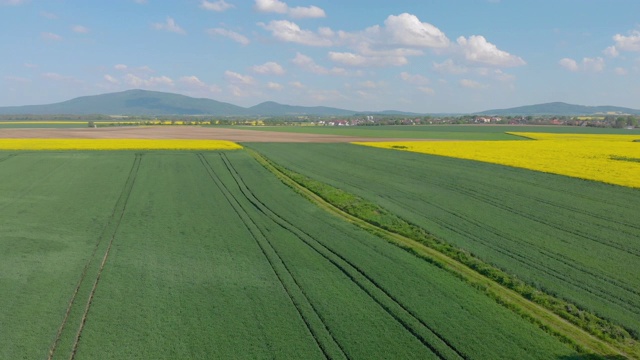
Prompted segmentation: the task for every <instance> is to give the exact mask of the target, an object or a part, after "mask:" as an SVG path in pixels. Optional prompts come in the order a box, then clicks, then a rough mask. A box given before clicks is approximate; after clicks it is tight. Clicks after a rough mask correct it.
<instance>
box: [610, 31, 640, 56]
mask: <svg viewBox="0 0 640 360" xmlns="http://www.w3.org/2000/svg"><path fill="white" fill-rule="evenodd" d="M613 41H615V42H616V45H615V46H616V48H617V49H619V50H622V51H640V31H638V30H633V31H631V32H629V36H624V35H620V34H616V35H614V36H613Z"/></svg>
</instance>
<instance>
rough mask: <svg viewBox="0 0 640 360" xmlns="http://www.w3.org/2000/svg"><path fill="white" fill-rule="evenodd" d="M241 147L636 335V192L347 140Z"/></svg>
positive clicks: (639, 306) (639, 234)
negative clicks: (349, 195) (365, 202)
mask: <svg viewBox="0 0 640 360" xmlns="http://www.w3.org/2000/svg"><path fill="white" fill-rule="evenodd" d="M245 145H246V146H248V147H250V148H252V149H255V150H257V151H259V152H260V153H262V154H264V155H266V156H267V157H268V158H270V159H271V160H273V161H274V162H276V163H278V164H280V165H282V166H284V167H286V168H289V169H291V170H293V171H296V172H299V173H302V174H304V175H306V176H309V177H311V178H313V179H316V180H319V181H321V182H325V183H328V184H330V185H332V186H334V187H337V188H340V189H344V190H346V191H348V192H351V193H354V194H356V195H358V196H361V197H363V198H365V199H367V200H369V201H372V202H374V203H377V204H379V205H380V206H382V207H383V208H386V209H388V210H390V211H391V212H393V213H395V214H397V215H399V216H400V217H402V218H404V219H406V220H408V221H410V222H411V223H414V224H417V225H418V226H420V227H422V228H424V229H427V230H428V231H429V232H431V233H433V234H434V235H435V236H436V237H438V238H439V239H441V240H443V241H445V242H448V243H451V244H453V245H455V246H457V247H459V248H462V249H465V250H467V251H470V252H471V253H472V254H474V255H476V256H478V257H479V258H480V259H483V260H485V261H487V262H489V263H491V264H494V265H495V266H497V267H499V268H500V269H503V270H505V271H506V272H508V273H511V274H514V275H516V276H517V277H519V278H520V279H523V280H524V281H526V282H528V283H529V284H532V285H534V286H536V287H538V288H540V289H543V290H545V291H547V292H549V293H551V294H555V295H557V296H558V297H560V298H564V299H568V300H569V301H571V302H573V303H576V304H578V305H579V306H580V307H582V308H584V309H588V310H590V311H592V312H594V313H596V314H598V315H600V316H602V317H604V318H607V319H610V320H612V321H614V322H615V323H618V324H622V325H623V326H625V327H626V328H627V329H629V330H630V331H631V332H632V333H634V334H635V336H636V337H637V336H638V334H639V333H640V293H639V292H638V291H637V289H639V288H640V279H639V278H638V276H637V269H638V268H639V266H640V242H639V241H638V239H640V220H639V219H638V216H637V211H636V210H635V209H636V208H637V204H640V192H639V191H638V190H637V189H631V188H626V187H621V186H612V185H607V184H603V183H598V182H593V181H584V180H580V179H573V178H569V177H564V176H559V175H553V174H545V173H541V172H536V171H530V170H524V169H516V168H512V167H506V166H501V165H495V164H488V163H482V162H477V161H470V160H462V159H455V158H446V157H441V156H433V155H426V154H417V153H410V152H401V151H394V150H388V149H376V148H370V147H362V146H356V145H351V144H333V145H328V144H309V145H307V146H306V147H304V148H300V147H294V146H292V145H290V144H258V143H255V144H245ZM572 311H575V310H572Z"/></svg>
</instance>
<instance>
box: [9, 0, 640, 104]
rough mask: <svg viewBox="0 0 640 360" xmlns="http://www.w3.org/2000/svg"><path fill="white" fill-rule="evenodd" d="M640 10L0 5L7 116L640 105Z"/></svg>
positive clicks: (206, 0)
mask: <svg viewBox="0 0 640 360" xmlns="http://www.w3.org/2000/svg"><path fill="white" fill-rule="evenodd" d="M639 80H640V1H639V0H420V1H418V0H342V1H335V0H288V1H287V0H285V1H281V0H109V1H104V0H73V1H65V0H41V1H38V0H0V106H16V105H34V104H49V103H55V102H60V101H64V100H69V99H72V98H75V97H79V96H86V95H96V94H103V93H110V92H116V91H123V90H128V89H146V90H155V91H164V92H173V93H179V94H184V95H188V96H193V97H201V98H210V99H214V100H218V101H224V102H229V103H232V104H235V105H240V106H245V107H248V106H253V105H257V104H259V103H261V102H264V101H276V102H279V103H282V104H290V105H304V106H319V105H322V106H332V107H338V108H343V109H349V110H357V111H382V110H400V111H410V112H419V113H470V112H474V111H482V110H488V109H497V108H509V107H515V106H522V105H530V104H538V103H545V102H553V101H562V102H567V103H572V104H580V105H593V106H595V105H617V106H625V107H631V108H636V109H637V108H640V81H639Z"/></svg>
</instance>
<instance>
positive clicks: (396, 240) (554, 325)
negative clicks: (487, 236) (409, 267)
mask: <svg viewBox="0 0 640 360" xmlns="http://www.w3.org/2000/svg"><path fill="white" fill-rule="evenodd" d="M245 151H247V152H248V153H249V154H250V155H252V156H253V157H254V158H255V159H256V161H258V162H259V163H260V164H262V165H263V166H264V167H265V168H266V169H267V170H269V171H271V172H272V173H273V174H274V175H276V176H277V177H278V178H279V179H280V180H281V181H282V182H284V183H285V184H287V185H288V186H290V187H292V188H294V189H296V190H297V191H299V192H300V194H302V195H303V196H305V197H307V198H308V199H309V200H310V201H312V202H313V203H315V204H317V205H318V206H319V207H320V208H322V209H324V210H325V211H328V212H330V213H332V214H334V215H336V216H338V217H341V218H343V219H345V220H347V221H348V222H350V223H353V224H356V225H358V226H360V227H361V228H363V229H365V230H368V231H372V232H373V233H375V234H377V235H378V236H380V237H382V238H383V239H385V240H387V241H389V242H391V243H392V244H394V245H397V246H399V247H401V248H403V249H405V250H407V251H409V252H412V253H414V254H416V255H418V256H420V257H423V258H425V260H429V259H430V260H431V261H432V262H433V263H436V264H439V265H440V266H441V267H443V268H444V269H446V270H448V271H450V272H451V273H453V274H455V275H456V276H458V277H459V278H461V279H462V280H464V281H465V282H467V283H468V284H470V285H472V286H475V287H477V288H480V289H481V291H483V292H485V293H486V294H487V295H489V296H490V297H492V298H493V299H494V300H495V301H496V302H498V303H499V304H501V305H503V306H505V307H506V308H507V309H509V310H511V311H514V312H515V313H517V314H518V315H520V316H521V317H523V318H525V319H526V320H528V321H530V322H532V323H534V324H535V325H537V326H539V327H540V328H542V329H543V330H544V331H546V332H548V333H550V334H551V335H554V336H556V337H559V338H560V339H561V340H563V341H565V342H566V341H568V342H569V343H571V344H573V345H574V346H575V347H576V348H577V349H578V350H580V351H590V352H593V353H595V354H601V355H605V356H609V355H614V356H625V357H630V355H628V354H626V353H625V352H624V351H623V350H621V349H619V348H617V347H615V346H614V345H612V344H609V343H607V342H605V341H604V340H601V339H599V338H597V337H595V336H594V335H592V334H590V333H588V332H587V331H585V330H583V329H582V328H580V327H578V326H576V325H574V324H573V323H571V322H569V321H568V320H565V319H563V318H562V317H560V316H559V315H557V314H555V313H554V312H552V311H551V310H548V309H546V308H544V307H542V306H541V305H538V304H536V303H534V302H532V301H530V300H528V299H526V298H525V297H523V296H522V295H521V294H519V293H517V292H516V291H514V290H511V289H509V288H507V287H505V286H503V285H501V284H499V283H497V282H496V281H494V280H491V279H489V278H487V277H486V276H484V275H482V274H480V273H478V272H476V271H475V270H473V269H471V268H469V267H468V266H466V265H465V264H463V263H461V262H459V261H457V260H454V259H452V258H451V257H449V256H447V255H445V254H443V253H441V252H439V251H437V250H435V249H433V248H431V247H428V246H427V245H424V244H422V243H420V242H418V241H416V240H413V239H410V238H408V237H405V236H403V235H400V234H397V233H394V232H391V231H388V230H386V229H383V228H380V227H378V226H375V225H373V224H371V223H368V222H366V221H365V220H362V219H360V218H358V217H355V216H353V215H351V214H348V213H346V212H344V211H343V210H341V209H339V208H337V207H336V206H334V205H333V204H331V203H329V202H328V201H326V200H324V199H323V198H322V197H320V196H319V195H317V194H315V193H314V192H312V191H311V190H309V189H307V188H306V187H304V186H303V185H301V184H299V183H298V182H296V181H295V180H293V179H292V178H290V177H288V176H287V175H286V174H284V173H283V172H281V171H280V170H279V169H277V168H276V167H275V166H274V165H272V164H271V163H270V160H268V158H266V157H265V156H264V155H262V154H260V153H258V152H257V151H255V150H252V149H249V148H246V147H245ZM549 330H551V332H549Z"/></svg>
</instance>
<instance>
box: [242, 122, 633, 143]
mask: <svg viewBox="0 0 640 360" xmlns="http://www.w3.org/2000/svg"><path fill="white" fill-rule="evenodd" d="M236 128H238V127H236ZM246 128H247V129H251V130H259V131H275V132H288V133H306V134H326V135H343V136H360V137H370V138H374V139H375V138H400V139H402V138H404V139H434V140H522V138H521V137H518V136H514V135H511V134H507V133H508V132H544V133H559V134H562V133H579V134H627V135H629V134H635V135H640V131H638V129H635V130H626V129H613V128H608V129H605V128H592V127H579V126H538V125H385V126H255V127H254V126H251V127H246Z"/></svg>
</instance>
